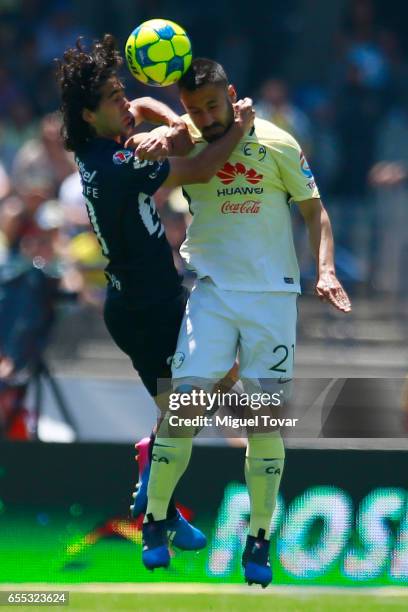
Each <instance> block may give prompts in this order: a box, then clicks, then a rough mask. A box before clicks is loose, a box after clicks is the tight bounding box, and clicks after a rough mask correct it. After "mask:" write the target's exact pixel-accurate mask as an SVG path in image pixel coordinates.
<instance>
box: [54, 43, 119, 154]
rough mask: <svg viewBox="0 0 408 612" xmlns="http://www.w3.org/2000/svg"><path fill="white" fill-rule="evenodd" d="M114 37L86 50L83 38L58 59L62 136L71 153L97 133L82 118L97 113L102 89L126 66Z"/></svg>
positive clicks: (94, 44)
mask: <svg viewBox="0 0 408 612" xmlns="http://www.w3.org/2000/svg"><path fill="white" fill-rule="evenodd" d="M122 63H123V59H122V58H121V56H120V54H119V52H118V50H117V46H116V41H115V39H114V37H113V36H112V35H111V34H105V35H104V37H103V38H102V39H101V40H98V41H95V42H94V43H93V46H92V48H91V49H90V51H89V52H88V51H86V50H85V48H84V46H83V43H82V40H81V38H79V39H78V40H77V42H76V47H75V48H73V49H67V51H65V53H64V56H63V59H62V60H57V81H58V85H59V87H60V91H61V101H62V102H61V112H62V117H63V126H62V136H63V139H64V145H65V148H66V149H67V150H68V151H78V149H79V148H80V147H81V146H83V145H84V144H85V143H86V142H87V141H88V140H90V139H91V138H92V137H93V135H94V133H93V130H92V127H91V126H90V125H89V123H87V122H86V121H85V120H84V119H83V118H82V111H83V109H84V108H87V109H89V110H91V111H94V110H95V109H96V108H97V107H98V104H99V102H100V99H101V88H102V87H103V85H104V84H105V83H106V81H107V80H108V79H109V78H111V77H112V76H115V75H116V73H117V71H118V70H119V69H120V67H121V66H122Z"/></svg>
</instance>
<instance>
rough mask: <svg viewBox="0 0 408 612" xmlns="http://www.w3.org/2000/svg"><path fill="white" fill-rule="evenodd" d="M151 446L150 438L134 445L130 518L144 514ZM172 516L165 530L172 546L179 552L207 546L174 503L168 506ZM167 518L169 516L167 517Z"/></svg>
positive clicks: (201, 534) (200, 533) (203, 536)
mask: <svg viewBox="0 0 408 612" xmlns="http://www.w3.org/2000/svg"><path fill="white" fill-rule="evenodd" d="M151 444H153V440H152V439H151V438H143V440H140V442H138V443H137V444H136V445H135V448H136V450H137V451H138V454H137V458H136V461H137V462H138V465H139V480H138V482H137V484H136V487H135V491H134V493H133V495H132V496H133V505H132V506H130V512H131V516H132V518H137V517H138V516H139V515H140V514H144V513H145V512H146V508H147V486H148V484H149V476H150V445H151ZM170 505H171V507H170V510H171V514H172V516H171V517H169V518H168V519H167V530H168V533H169V538H170V541H171V543H172V544H173V546H176V547H177V548H179V549H180V550H201V549H202V548H204V547H205V546H206V545H207V538H206V537H205V535H204V534H203V533H202V531H200V530H199V529H197V528H196V527H193V525H190V523H189V522H188V521H187V520H186V519H185V518H184V517H183V516H181V514H180V512H179V511H178V510H177V509H176V507H175V505H174V502H173V503H171V504H170ZM168 516H169V515H168Z"/></svg>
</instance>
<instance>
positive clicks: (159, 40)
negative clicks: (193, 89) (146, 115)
mask: <svg viewBox="0 0 408 612" xmlns="http://www.w3.org/2000/svg"><path fill="white" fill-rule="evenodd" d="M125 55H126V62H127V65H128V67H129V70H130V72H131V73H132V74H133V76H134V77H135V78H136V79H137V80H138V81H141V82H142V83H145V84H146V85H153V86H154V87H166V86H167V85H172V84H173V83H176V82H177V81H178V80H179V79H180V78H181V77H182V75H183V74H184V73H185V72H186V70H187V69H188V67H189V66H190V64H191V59H192V55H191V42H190V39H189V37H188V36H187V34H186V32H185V31H184V30H183V28H181V27H180V26H179V25H177V23H174V22H173V21H168V20H167V19H150V20H149V21H145V22H144V23H142V24H141V25H140V26H138V27H137V28H136V29H135V30H133V32H132V33H131V35H130V36H129V38H128V39H127V42H126V47H125Z"/></svg>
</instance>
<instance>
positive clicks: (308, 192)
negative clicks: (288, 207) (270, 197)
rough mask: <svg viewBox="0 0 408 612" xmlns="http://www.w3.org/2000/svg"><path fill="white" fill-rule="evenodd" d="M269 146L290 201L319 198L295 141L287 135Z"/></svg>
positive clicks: (309, 171)
mask: <svg viewBox="0 0 408 612" xmlns="http://www.w3.org/2000/svg"><path fill="white" fill-rule="evenodd" d="M270 146H271V149H272V151H273V157H274V159H275V161H276V163H277V165H278V168H279V172H280V175H281V177H282V182H283V184H284V185H285V187H286V189H287V192H288V193H289V195H290V199H291V200H293V201H295V202H302V201H303V200H309V199H311V198H320V194H319V190H318V188H317V185H316V181H315V179H314V176H313V173H312V171H311V169H310V166H309V164H308V163H307V159H306V157H305V155H304V153H303V151H302V149H301V148H300V146H299V144H298V143H297V141H296V140H295V139H294V138H292V137H291V136H289V134H287V138H286V139H285V140H279V141H273V143H270Z"/></svg>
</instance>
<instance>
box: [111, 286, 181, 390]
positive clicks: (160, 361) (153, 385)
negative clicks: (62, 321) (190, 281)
mask: <svg viewBox="0 0 408 612" xmlns="http://www.w3.org/2000/svg"><path fill="white" fill-rule="evenodd" d="M187 299H188V291H187V290H184V289H183V292H182V293H180V294H179V295H178V296H177V297H175V298H172V299H171V300H169V301H167V302H164V303H161V304H154V305H150V306H149V307H146V308H134V307H132V306H131V305H129V304H128V303H127V302H125V301H124V300H123V299H122V298H121V297H120V294H118V295H114V294H112V293H111V294H109V293H108V296H107V298H106V301H105V308H104V319H105V324H106V327H107V328H108V331H109V333H110V335H111V336H112V338H113V340H114V341H115V342H116V344H117V345H118V347H119V348H120V349H121V350H122V351H123V352H124V353H126V354H127V355H129V357H130V359H131V360H132V363H133V367H134V368H135V370H137V371H138V373H139V376H140V378H141V379H142V382H143V384H144V385H145V387H146V389H147V390H148V392H149V393H150V395H152V396H153V397H154V396H156V395H157V392H158V391H157V380H158V379H159V378H162V379H169V381H170V379H171V358H172V356H173V354H174V352H175V350H176V345H177V338H178V334H179V330H180V326H181V321H182V319H183V315H184V310H185V306H186V303H187ZM160 390H161V389H160Z"/></svg>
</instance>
